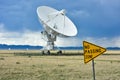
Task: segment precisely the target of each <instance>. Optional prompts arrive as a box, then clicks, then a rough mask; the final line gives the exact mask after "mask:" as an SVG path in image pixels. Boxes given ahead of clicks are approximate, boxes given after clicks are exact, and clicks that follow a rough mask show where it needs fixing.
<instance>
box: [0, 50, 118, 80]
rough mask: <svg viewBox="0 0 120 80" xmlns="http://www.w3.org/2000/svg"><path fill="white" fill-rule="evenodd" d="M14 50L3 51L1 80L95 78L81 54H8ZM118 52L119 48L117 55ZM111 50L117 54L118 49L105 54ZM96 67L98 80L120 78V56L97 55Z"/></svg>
mask: <svg viewBox="0 0 120 80" xmlns="http://www.w3.org/2000/svg"><path fill="white" fill-rule="evenodd" d="M14 52H15V51H11V52H9V51H6V52H4V51H1V52H0V53H3V54H0V80H92V66H91V62H89V63H88V64H84V61H83V59H84V57H83V56H82V55H77V56H53V55H52V56H31V57H28V56H15V55H14V54H9V53H14ZM16 52H18V53H19V52H20V51H16ZM21 52H25V51H21ZM27 52H28V51H27ZM30 52H31V53H37V52H39V51H36V52H34V51H29V53H30ZM119 52H120V51H117V54H119ZM4 53H8V54H4ZM108 53H110V54H111V53H113V54H114V53H116V51H115V52H114V51H111V52H110V51H109V52H107V53H106V54H108ZM95 70H96V80H119V79H120V55H101V56H99V57H97V58H96V59H95Z"/></svg>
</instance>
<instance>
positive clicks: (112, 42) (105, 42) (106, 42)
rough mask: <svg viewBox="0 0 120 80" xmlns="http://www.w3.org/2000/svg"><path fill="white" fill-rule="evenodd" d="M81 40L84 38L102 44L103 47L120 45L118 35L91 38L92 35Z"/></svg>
mask: <svg viewBox="0 0 120 80" xmlns="http://www.w3.org/2000/svg"><path fill="white" fill-rule="evenodd" d="M82 40H86V41H88V42H91V43H94V44H97V45H100V46H103V47H120V36H117V37H113V38H107V37H103V38H93V37H86V38H83V39H82Z"/></svg>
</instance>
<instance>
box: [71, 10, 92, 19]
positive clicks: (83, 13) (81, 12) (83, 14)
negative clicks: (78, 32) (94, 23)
mask: <svg viewBox="0 0 120 80" xmlns="http://www.w3.org/2000/svg"><path fill="white" fill-rule="evenodd" d="M69 14H70V15H71V16H73V17H80V18H86V17H89V16H90V14H89V13H88V12H87V11H85V10H73V11H72V12H70V13H69Z"/></svg>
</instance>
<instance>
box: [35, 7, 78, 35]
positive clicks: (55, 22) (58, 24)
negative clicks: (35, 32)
mask: <svg viewBox="0 0 120 80" xmlns="http://www.w3.org/2000/svg"><path fill="white" fill-rule="evenodd" d="M62 11H63V10H61V11H58V10H56V9H53V8H51V7H48V6H40V7H38V8H37V14H38V17H39V20H40V21H41V22H42V24H43V25H45V26H44V27H45V29H46V30H47V31H48V29H51V30H53V31H55V32H56V33H58V34H62V35H64V36H75V35H76V34H77V29H76V26H75V25H74V24H73V22H72V21H71V20H70V19H69V18H68V17H67V16H65V14H64V13H62Z"/></svg>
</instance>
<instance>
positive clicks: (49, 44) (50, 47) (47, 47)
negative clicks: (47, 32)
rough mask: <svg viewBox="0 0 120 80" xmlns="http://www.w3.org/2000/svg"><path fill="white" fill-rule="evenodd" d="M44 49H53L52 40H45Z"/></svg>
mask: <svg viewBox="0 0 120 80" xmlns="http://www.w3.org/2000/svg"><path fill="white" fill-rule="evenodd" d="M46 49H47V50H53V49H54V42H51V41H47V46H46Z"/></svg>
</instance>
